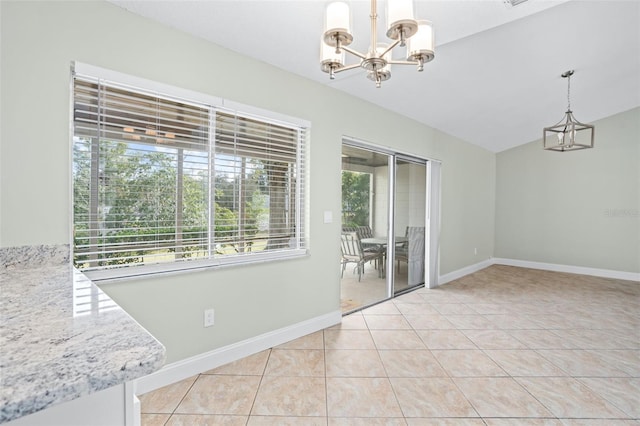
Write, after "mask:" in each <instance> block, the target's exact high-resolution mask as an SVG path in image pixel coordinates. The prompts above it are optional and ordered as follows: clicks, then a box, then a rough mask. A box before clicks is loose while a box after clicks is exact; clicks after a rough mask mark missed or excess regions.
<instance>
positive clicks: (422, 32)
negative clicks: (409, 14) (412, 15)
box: [407, 21, 435, 62]
mask: <svg viewBox="0 0 640 426" xmlns="http://www.w3.org/2000/svg"><path fill="white" fill-rule="evenodd" d="M433 51H434V39H433V25H431V22H430V21H418V32H417V33H416V34H415V35H414V36H413V37H411V38H410V39H409V40H407V59H408V60H410V61H417V60H419V59H420V58H422V61H423V62H429V61H431V60H432V59H433V58H434V56H435V55H434V53H433Z"/></svg>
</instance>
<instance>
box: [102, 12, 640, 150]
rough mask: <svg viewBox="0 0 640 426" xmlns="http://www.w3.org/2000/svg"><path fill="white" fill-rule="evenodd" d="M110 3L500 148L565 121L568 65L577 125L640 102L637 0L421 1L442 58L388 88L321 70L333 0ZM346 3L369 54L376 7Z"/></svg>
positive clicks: (400, 72)
mask: <svg viewBox="0 0 640 426" xmlns="http://www.w3.org/2000/svg"><path fill="white" fill-rule="evenodd" d="M110 1H111V2H112V3H114V4H116V5H118V6H121V7H123V8H125V9H127V10H129V11H131V12H133V13H136V14H139V15H142V16H145V17H147V18H149V19H152V20H155V21H158V22H161V23H164V24H166V25H169V26H171V27H174V28H177V29H180V30H182V31H185V32H187V33H191V34H193V35H195V36H198V37H201V38H204V39H207V40H210V41H212V42H214V43H216V44H219V45H221V46H224V47H226V48H229V49H231V50H234V51H237V52H239V53H241V54H243V55H246V56H250V57H253V58H256V59H258V60H261V61H264V62H267V63H269V64H272V65H274V66H276V67H279V68H282V69H283V70H286V71H289V72H292V73H295V74H299V75H301V76H303V77H306V78H309V79H311V80H315V81H318V82H320V83H322V84H326V85H327V86H331V87H333V88H336V89H338V90H342V91H344V92H346V93H349V94H351V95H353V96H356V97H359V98H362V99H365V100H367V101H370V102H372V103H375V104H378V105H380V106H382V107H384V108H387V109H389V110H392V111H395V112H397V113H400V114H403V115H405V116H407V117H410V118H412V119H415V120H417V121H419V122H422V123H424V124H426V125H428V126H431V127H434V128H437V129H439V130H442V131H444V132H446V133H449V134H451V135H454V136H457V137H459V138H460V139H463V140H465V141H467V142H470V143H472V144H476V145H479V146H481V147H484V148H486V149H488V150H490V151H494V152H499V151H502V150H505V149H508V148H511V147H514V146H517V145H521V144H524V143H528V142H531V141H534V140H537V139H540V138H541V137H542V128H543V127H545V126H550V125H552V124H555V123H556V122H557V121H559V120H560V119H561V118H562V116H563V114H564V111H565V109H566V106H567V99H566V91H567V86H566V83H567V81H566V79H563V78H561V77H560V74H562V73H563V72H564V71H566V70H569V69H574V70H575V74H574V76H573V77H572V79H571V106H572V109H573V111H574V114H575V116H576V118H577V119H578V120H580V121H582V122H588V123H589V122H592V121H595V120H598V119H601V118H604V117H608V116H610V115H613V114H616V113H619V112H622V111H626V110H629V109H631V108H634V107H638V106H640V1H637V0H603V1H596V0H571V1H567V0H528V1H526V2H524V3H522V4H520V5H518V6H513V7H512V6H508V5H506V4H505V3H504V2H503V0H439V1H431V0H417V1H415V14H416V17H417V18H420V19H429V20H431V21H432V22H433V24H434V28H435V37H436V57H435V59H434V60H433V62H430V63H428V64H427V65H426V66H425V71H424V72H422V73H418V72H416V71H415V68H414V67H410V66H395V67H394V68H392V78H391V79H390V80H389V81H386V82H384V83H383V85H382V88H380V89H376V88H375V85H374V84H373V83H372V82H371V81H370V80H368V79H367V78H366V76H365V71H364V70H353V71H348V72H345V73H341V74H338V75H337V76H336V79H335V80H329V78H328V75H327V74H325V73H323V72H321V71H320V66H319V56H320V53H319V52H320V35H321V33H322V27H323V20H324V9H325V7H326V5H327V4H328V1H317V0H289V1H267V0H261V1H245V0H235V1H228V0H227V1H221V0H208V1H187V0H161V1H153V0H151V1H149V0H147V1H140V0H110ZM384 1H385V0H380V1H378V11H379V14H380V17H381V23H380V24H379V27H384V6H385V4H384ZM349 4H350V5H351V8H352V17H353V32H354V43H353V45H352V46H351V47H353V48H355V49H358V50H361V51H366V49H367V46H368V44H369V8H370V4H369V2H368V1H354V0H352V1H350V2H349ZM383 33H384V31H383V29H382V28H381V29H380V35H379V38H380V39H382V38H383V37H384V35H383ZM348 61H349V59H348ZM345 113H347V114H348V111H347V112H345ZM596 131H597V129H596ZM596 138H597V133H596ZM597 143H598V140H597V139H596V144H597Z"/></svg>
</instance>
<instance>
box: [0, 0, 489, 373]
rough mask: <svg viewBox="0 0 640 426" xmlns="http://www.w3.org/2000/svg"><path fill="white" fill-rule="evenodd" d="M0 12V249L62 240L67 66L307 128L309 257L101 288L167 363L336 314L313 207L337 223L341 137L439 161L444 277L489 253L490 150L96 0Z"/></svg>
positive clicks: (332, 274)
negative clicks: (212, 317)
mask: <svg viewBox="0 0 640 426" xmlns="http://www.w3.org/2000/svg"><path fill="white" fill-rule="evenodd" d="M0 13H1V19H2V22H1V25H2V26H1V31H2V32H1V46H0V47H1V55H2V57H1V59H2V63H1V80H0V83H1V120H2V129H1V133H0V137H1V150H0V161H1V176H0V177H1V183H0V190H1V191H0V214H1V216H0V218H1V224H0V245H1V246H3V247H10V246H19V245H29V244H62V243H69V241H70V233H71V232H70V213H71V211H72V210H71V205H70V185H71V184H70V174H71V172H70V137H69V112H70V111H69V109H70V108H69V105H70V91H69V83H70V71H69V70H70V64H71V62H72V61H80V62H84V63H87V64H91V65H96V66H99V67H103V68H108V69H113V70H115V71H119V72H123V73H128V74H131V75H134V76H138V77H142V78H146V79H150V80H154V81H158V82H161V83H165V84H171V85H174V86H178V87H182V88H186V89H190V90H196V91H199V92H203V93H206V94H210V95H212V96H218V97H222V98H226V99H229V100H232V101H236V102H241V103H244V104H247V105H252V106H255V107H259V108H264V109H268V110H271V111H275V112H278V113H282V114H288V115H291V116H295V117H299V118H303V119H306V120H309V121H310V122H311V125H312V127H311V143H310V149H309V158H310V160H309V161H310V163H309V171H310V176H309V183H308V185H309V192H308V193H309V197H310V198H309V214H310V216H309V228H308V229H309V247H310V250H309V256H307V257H305V258H301V259H297V260H288V261H282V262H276V263H269V264H260V265H253V266H243V267H228V268H223V269H217V270H210V271H206V272H191V273H184V274H175V275H165V276H159V277H154V278H146V279H135V280H131V281H127V282H120V283H114V284H108V285H107V284H105V285H103V289H104V290H105V291H107V292H108V293H109V294H110V295H111V296H112V297H113V298H114V299H115V300H116V301H117V302H118V303H119V304H121V305H122V306H123V307H124V308H125V309H126V310H127V311H128V312H129V313H130V314H131V315H132V316H133V317H134V318H136V319H137V320H138V321H139V322H140V323H141V324H142V325H143V326H144V327H146V328H147V329H148V330H149V331H150V332H151V333H153V334H154V335H155V336H156V337H157V338H158V339H159V340H160V341H161V342H162V343H163V344H165V346H166V347H167V356H168V361H169V362H173V361H177V360H180V359H183V358H186V357H189V356H193V355H197V354H199V353H203V352H206V351H209V350H212V349H215V348H219V347H222V346H225V345H228V344H231V343H234V342H238V341H241V340H245V339H248V338H251V337H253V336H257V335H260V334H263V333H266V332H268V331H271V330H274V329H278V328H281V327H285V326H288V325H291V324H295V323H298V322H300V321H304V320H307V319H310V318H313V317H316V316H319V315H323V314H326V313H329V312H333V311H336V310H338V309H339V307H340V301H339V298H340V287H339V286H340V282H339V279H340V267H339V258H340V245H339V234H340V223H339V222H335V223H332V224H324V223H323V212H324V211H326V210H331V211H332V212H333V217H334V218H339V217H340V214H339V209H340V166H341V140H342V136H343V135H349V136H352V137H355V138H358V139H360V140H366V141H370V142H372V143H375V144H378V145H383V146H388V147H394V148H396V149H398V150H400V151H403V152H408V153H412V154H414V155H418V156H425V157H428V158H435V159H439V160H442V161H443V177H442V185H443V186H442V195H443V202H442V235H441V245H442V250H441V256H440V257H441V274H445V273H448V272H451V271H455V270H457V269H460V268H463V267H465V266H468V265H471V264H474V263H477V262H479V261H481V260H484V259H488V258H489V257H490V256H491V255H492V253H493V242H494V237H493V236H494V230H493V226H494V213H493V211H494V207H495V195H494V191H495V154H493V153H491V152H488V151H485V150H482V149H480V148H477V147H475V146H472V145H470V144H468V143H465V142H462V141H460V140H458V139H456V138H454V137H451V136H449V135H446V134H443V133H441V132H438V131H435V130H433V129H431V128H428V127H425V126H423V125H420V124H418V123H417V122H415V121H412V120H409V119H407V118H405V117H401V116H399V115H397V114H394V113H392V112H390V111H388V110H385V109H382V108H379V107H377V106H374V105H372V104H370V103H367V102H364V101H361V100H358V99H355V98H353V97H350V96H348V95H346V94H344V93H342V92H340V91H337V90H334V89H330V88H327V87H325V86H323V85H320V84H317V83H315V82H313V81H311V80H307V79H304V78H302V77H299V76H296V75H293V74H289V73H287V72H283V71H282V70H279V69H276V68H274V67H271V66H269V65H267V64H265V63H262V62H258V61H255V60H252V59H250V58H247V57H243V56H241V55H238V54H236V53H234V52H231V51H229V50H226V49H224V48H221V47H219V46H216V45H214V44H211V43H208V42H206V41H204V40H202V39H199V38H195V37H192V36H190V35H187V34H185V33H182V32H179V31H176V30H174V29H171V28H169V27H166V26H163V25H161V24H158V23H155V22H152V21H150V20H147V19H144V18H141V17H139V16H136V15H134V14H131V13H129V12H127V11H125V10H123V9H121V8H119V7H116V6H114V5H112V4H109V3H106V2H99V1H90V2H77V1H70V2H55V1H47V2H32V1H27V2H20V1H17V2H14V1H2V2H0ZM313 48H316V46H313ZM363 78H364V77H363ZM415 78H428V75H426V76H417V75H416V76H415ZM372 90H374V89H373V88H372ZM331 105H340V108H332V107H331ZM345 112H348V113H345ZM474 247H477V248H478V250H479V254H478V255H474V254H473V248H474ZM206 307H214V308H215V309H216V325H215V326H214V327H211V328H207V329H205V328H203V327H202V312H203V309H204V308H206Z"/></svg>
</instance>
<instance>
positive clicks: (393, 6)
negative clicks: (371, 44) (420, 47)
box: [387, 0, 418, 40]
mask: <svg viewBox="0 0 640 426" xmlns="http://www.w3.org/2000/svg"><path fill="white" fill-rule="evenodd" d="M417 30H418V26H417V23H416V20H415V19H414V17H413V0H387V37H389V38H391V39H392V40H397V39H399V38H400V37H404V38H405V39H408V38H409V37H411V36H413V35H414V34H415V33H416V31H417ZM401 32H404V34H401Z"/></svg>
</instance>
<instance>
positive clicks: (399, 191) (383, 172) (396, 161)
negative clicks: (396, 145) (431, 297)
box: [340, 141, 439, 313]
mask: <svg viewBox="0 0 640 426" xmlns="http://www.w3.org/2000/svg"><path fill="white" fill-rule="evenodd" d="M431 163H432V162H431V161H429V162H428V161H427V160H425V159H419V158H414V157H410V156H406V155H401V154H398V153H395V152H392V151H387V150H385V149H381V148H376V147H371V146H369V145H367V144H364V143H359V142H354V141H345V142H343V146H342V232H341V248H342V259H341V265H340V267H341V273H342V275H341V276H342V279H341V298H342V311H343V313H348V312H351V311H355V310H358V309H362V308H364V307H367V306H370V305H373V304H375V303H378V302H381V301H383V300H385V299H388V298H391V297H393V296H394V295H397V294H400V293H402V292H405V291H409V290H412V289H414V288H416V287H419V286H423V285H425V283H426V282H429V286H433V283H432V282H431V281H432V280H431V278H427V277H431V276H432V275H433V276H436V275H435V274H436V271H435V269H434V268H435V266H436V265H437V238H436V239H435V240H431V239H430V237H431V236H432V235H434V232H436V230H437V221H433V220H432V219H433V218H434V215H433V212H434V211H436V209H433V211H430V206H432V204H430V203H431V201H432V199H433V197H432V193H433V192H434V189H435V186H434V185H435V184H436V183H437V184H438V185H439V180H438V179H435V180H434V179H432V178H428V176H430V171H431V170H432V169H433V168H432V167H430V166H431ZM437 170H438V173H439V168H438V169H437ZM437 192H438V191H435V193H437ZM436 216H437V214H436ZM432 225H436V226H432ZM436 233H437V232H436ZM431 256H434V258H433V259H431Z"/></svg>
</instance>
